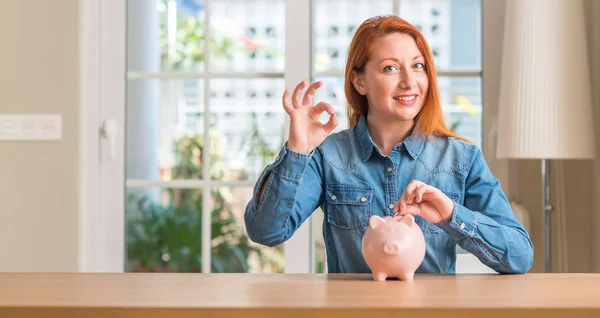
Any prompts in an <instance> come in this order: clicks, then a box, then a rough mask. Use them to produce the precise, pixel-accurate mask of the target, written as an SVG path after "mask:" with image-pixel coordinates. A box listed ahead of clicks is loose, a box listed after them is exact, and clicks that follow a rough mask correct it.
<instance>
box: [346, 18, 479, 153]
mask: <svg viewBox="0 0 600 318" xmlns="http://www.w3.org/2000/svg"><path fill="white" fill-rule="evenodd" d="M393 32H400V33H406V34H408V35H410V36H411V37H412V38H413V39H414V40H415V43H416V44H417V47H418V48H419V51H420V52H421V55H422V56H423V59H424V60H425V71H426V73H427V78H428V80H429V89H428V91H427V97H426V98H425V104H424V105H423V108H422V109H421V111H420V112H419V114H417V116H416V117H415V123H416V125H417V126H419V128H420V129H419V133H423V134H425V135H426V136H427V137H431V136H432V135H441V136H446V137H454V138H458V139H461V140H465V141H468V140H466V139H465V138H463V137H460V136H458V135H456V134H455V133H453V132H452V131H451V130H450V129H448V127H447V126H446V123H445V122H444V114H443V112H442V106H441V102H440V94H439V91H438V86H437V82H436V80H435V79H436V72H435V65H434V62H433V56H432V55H431V50H430V49H429V45H428V44H427V41H426V40H425V37H424V36H423V34H421V32H420V31H419V30H418V29H417V28H415V27H414V26H413V25H411V24H410V23H408V22H407V21H406V20H404V19H402V18H400V17H397V16H393V15H390V16H377V17H373V18H370V19H367V20H366V21H365V22H363V23H362V24H361V25H360V27H359V28H358V29H357V30H356V33H355V34H354V37H353V38H352V42H351V43H350V49H349V50H348V61H347V62H346V71H345V75H346V78H345V83H344V90H345V93H346V99H347V101H348V110H347V112H348V124H349V127H353V126H354V125H356V124H357V123H358V119H359V118H360V116H361V115H367V112H368V109H369V103H368V102H367V97H366V96H364V95H361V94H359V93H358V91H357V90H356V88H354V85H352V73H353V72H356V73H358V74H360V73H362V72H364V71H365V65H366V64H367V62H368V61H369V59H370V58H371V47H372V45H373V43H374V42H375V41H376V40H377V39H379V38H381V37H383V36H384V35H386V34H389V33H393Z"/></svg>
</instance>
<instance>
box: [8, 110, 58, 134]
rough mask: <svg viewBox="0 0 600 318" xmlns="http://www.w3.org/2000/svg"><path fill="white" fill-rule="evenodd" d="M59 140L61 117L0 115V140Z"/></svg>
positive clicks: (48, 115)
mask: <svg viewBox="0 0 600 318" xmlns="http://www.w3.org/2000/svg"><path fill="white" fill-rule="evenodd" d="M61 138H62V116H61V115H54V114H35V115H22V114H18V115H7V114H5V115H0V140H60V139H61Z"/></svg>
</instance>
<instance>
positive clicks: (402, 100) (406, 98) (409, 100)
mask: <svg viewBox="0 0 600 318" xmlns="http://www.w3.org/2000/svg"><path fill="white" fill-rule="evenodd" d="M417 96H418V95H417V94H412V95H400V96H394V97H392V98H393V99H394V100H395V101H397V102H398V103H399V104H402V105H405V106H411V105H413V104H414V103H415V102H416V101H417Z"/></svg>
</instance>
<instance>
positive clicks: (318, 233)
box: [311, 208, 327, 273]
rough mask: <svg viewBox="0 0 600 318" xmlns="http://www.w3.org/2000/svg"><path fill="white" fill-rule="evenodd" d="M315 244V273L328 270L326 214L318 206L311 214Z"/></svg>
mask: <svg viewBox="0 0 600 318" xmlns="http://www.w3.org/2000/svg"><path fill="white" fill-rule="evenodd" d="M311 222H312V225H313V226H312V231H313V235H312V237H313V242H312V243H313V244H314V249H315V259H314V262H315V264H314V266H315V273H326V272H327V261H326V258H327V253H326V251H325V239H324V238H323V222H325V221H324V214H323V210H321V208H317V209H316V210H315V212H314V213H313V214H312V216H311Z"/></svg>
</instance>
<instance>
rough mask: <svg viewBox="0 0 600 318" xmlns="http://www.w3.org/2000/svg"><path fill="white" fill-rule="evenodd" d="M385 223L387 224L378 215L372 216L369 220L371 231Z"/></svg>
mask: <svg viewBox="0 0 600 318" xmlns="http://www.w3.org/2000/svg"><path fill="white" fill-rule="evenodd" d="M384 223H385V220H384V219H383V218H382V217H380V216H378V215H371V217H370V218H369V227H371V229H374V228H375V227H376V226H378V225H379V224H384Z"/></svg>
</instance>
